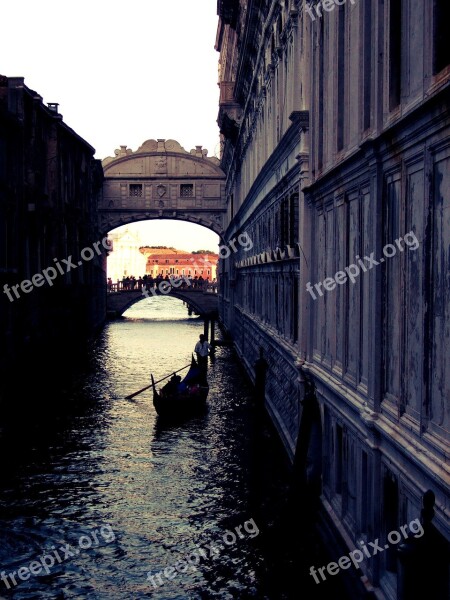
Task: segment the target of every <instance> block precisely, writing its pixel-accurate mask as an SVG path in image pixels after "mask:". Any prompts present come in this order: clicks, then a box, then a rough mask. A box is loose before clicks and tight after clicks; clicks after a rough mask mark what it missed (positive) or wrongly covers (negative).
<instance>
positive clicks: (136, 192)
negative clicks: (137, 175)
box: [130, 183, 142, 198]
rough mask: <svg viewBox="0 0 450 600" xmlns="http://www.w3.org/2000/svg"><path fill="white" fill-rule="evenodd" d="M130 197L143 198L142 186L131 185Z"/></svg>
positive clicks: (138, 184) (137, 184) (139, 184)
mask: <svg viewBox="0 0 450 600" xmlns="http://www.w3.org/2000/svg"><path fill="white" fill-rule="evenodd" d="M130 197H133V198H142V184H141V183H130Z"/></svg>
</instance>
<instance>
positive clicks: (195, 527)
mask: <svg viewBox="0 0 450 600" xmlns="http://www.w3.org/2000/svg"><path fill="white" fill-rule="evenodd" d="M151 302H152V304H151V305H150V307H149V306H146V305H145V303H140V304H138V305H136V306H135V308H134V311H133V313H132V314H130V318H128V319H125V320H121V321H116V322H113V323H110V324H108V325H107V326H106V328H105V330H104V331H103V333H102V335H101V336H100V337H99V339H98V340H97V342H96V344H95V347H94V348H93V352H92V355H91V358H90V363H89V365H90V366H89V368H88V369H85V370H84V371H83V375H82V376H80V377H78V380H76V381H75V383H71V384H69V383H68V382H67V385H66V386H63V387H62V388H61V387H60V388H59V389H58V390H57V391H56V393H55V394H53V396H52V397H50V396H49V397H48V398H47V400H48V404H49V406H50V408H47V409H46V408H45V406H44V405H42V404H35V405H34V407H33V408H32V409H31V408H30V410H29V411H27V412H26V414H25V413H24V414H23V415H21V418H20V419H18V417H17V415H16V419H15V421H13V422H11V421H7V422H5V423H4V424H3V426H4V430H3V437H2V439H1V452H2V456H3V461H2V462H3V465H2V481H1V484H0V492H1V496H0V567H1V571H3V572H4V573H5V575H6V576H8V575H9V574H10V573H12V572H14V571H15V572H17V571H18V569H20V568H21V567H29V566H30V563H31V562H32V561H36V560H39V558H40V557H41V556H43V554H47V555H49V554H51V553H52V552H53V553H55V552H59V555H60V558H62V556H61V555H63V552H62V550H61V551H59V550H58V549H59V548H61V547H65V545H66V544H70V547H71V549H72V551H74V552H75V551H78V553H76V554H75V555H74V556H68V557H67V558H64V560H61V562H59V561H58V560H55V565H54V566H52V567H51V568H49V569H48V571H49V572H48V573H45V571H42V572H41V573H39V574H37V575H31V576H30V577H29V578H28V579H27V580H25V581H21V580H20V579H18V576H16V579H17V581H18V585H16V586H14V585H13V583H12V581H11V579H10V578H7V579H6V582H7V584H8V585H10V589H7V585H6V584H5V582H4V581H3V582H2V581H0V596H3V597H4V598H13V599H14V600H25V599H33V598H43V599H63V598H64V599H65V598H76V599H80V600H81V599H89V600H95V599H99V600H103V599H113V600H115V599H117V600H119V599H120V600H123V599H128V598H129V599H139V598H158V599H167V600H169V599H200V598H223V599H227V598H267V599H272V598H273V599H275V598H280V599H281V598H285V599H288V598H300V597H302V598H312V597H314V596H315V595H316V594H317V588H316V589H314V583H313V582H312V580H311V577H310V576H309V575H308V570H309V566H310V565H312V564H315V565H316V566H321V565H323V564H325V559H323V560H322V558H321V556H320V553H321V550H320V546H318V543H317V539H316V538H315V537H314V535H313V534H312V535H311V533H308V532H307V531H306V529H305V530H304V536H303V539H300V538H302V533H301V532H302V525H301V522H303V521H302V519H300V521H299V522H297V523H294V521H295V519H294V517H292V514H291V513H289V512H287V511H288V506H287V497H288V491H289V487H288V484H289V475H290V472H289V466H288V464H287V462H286V459H285V456H284V453H283V451H282V449H281V447H280V444H279V443H278V440H277V439H276V436H275V435H274V433H273V431H272V429H271V427H270V425H269V424H268V422H267V421H266V420H265V419H262V420H261V417H258V418H256V416H255V414H256V413H255V410H254V406H253V400H252V389H251V387H250V386H249V385H248V383H247V382H246V378H245V376H244V374H243V372H242V370H241V368H240V365H239V364H238V363H237V361H236V357H235V356H234V354H233V352H232V350H231V349H228V348H220V349H218V351H217V355H216V360H215V362H214V363H213V364H211V365H210V368H209V383H210V395H209V410H208V412H207V414H205V415H202V416H199V417H196V418H195V419H192V420H189V421H186V422H185V423H182V424H178V425H176V426H167V425H161V424H160V423H159V422H158V419H157V417H156V416H155V412H154V409H153V406H152V402H151V393H150V390H148V391H146V392H144V393H142V394H141V395H139V396H136V397H135V398H134V399H133V400H125V399H124V397H125V396H126V395H127V394H129V393H132V392H133V391H136V390H138V389H140V388H141V387H143V386H144V385H146V384H148V382H149V375H150V371H151V372H152V373H153V374H154V376H155V378H161V377H163V376H165V375H166V374H168V373H169V372H171V371H172V370H175V369H177V368H179V367H181V366H184V365H185V364H187V363H188V362H189V360H190V355H191V352H192V348H193V346H194V344H195V342H196V340H197V339H198V335H199V334H200V333H201V332H202V330H203V325H202V323H201V322H200V321H198V320H197V319H195V318H188V317H187V310H186V308H185V307H184V306H183V305H182V304H181V303H179V302H178V301H176V300H174V299H172V298H155V299H152V300H151ZM148 311H150V312H148ZM148 315H150V316H151V317H152V319H151V320H148V319H147V318H146V317H147V316H148ZM168 318H170V320H167V319H168ZM64 387H65V388H66V389H64ZM245 523H246V524H247V525H246V526H247V529H248V531H247V529H245V526H244V524H245ZM239 526H241V529H240V530H238V532H236V528H237V527H239ZM102 528H103V529H102ZM95 531H96V539H94V535H95V534H94V533H93V532H95ZM227 531H228V532H231V533H230V534H228V537H227V538H226V540H227V542H228V543H229V545H226V544H225V543H224V537H223V536H224V534H226V532H227ZM233 532H234V533H233ZM239 534H240V537H239ZM82 536H84V537H82ZM232 536H234V538H235V540H234V541H233V537H232ZM81 540H84V541H83V545H86V546H87V545H88V543H89V540H90V547H89V548H86V549H84V548H80V544H81ZM230 542H231V543H230ZM211 543H214V544H215V546H214V547H215V552H213V553H212V555H211V552H212V550H211V548H210V549H208V550H206V549H205V548H206V545H208V546H210V545H211ZM196 547H197V548H201V549H203V554H202V553H201V552H200V551H199V550H198V549H197V551H196ZM194 551H196V552H197V554H193V552H194ZM318 553H319V554H318ZM54 556H55V559H56V555H55V554H54ZM200 556H202V558H201V559H200ZM188 557H190V562H191V563H192V564H188V563H186V567H185V568H184V572H179V571H174V572H171V571H170V570H169V574H170V576H173V579H172V580H170V579H168V578H167V577H165V576H162V579H160V580H159V581H158V580H157V579H156V580H154V581H155V584H156V586H157V587H155V586H154V585H152V582H151V581H150V580H148V579H147V576H148V574H149V573H150V574H151V575H155V574H156V573H158V572H160V571H164V569H166V568H168V567H174V566H175V564H176V563H177V561H179V560H186V559H188ZM320 560H322V562H317V561H320ZM196 562H198V563H199V564H198V565H197V564H195V563H196ZM326 562H328V561H326ZM179 564H180V565H182V564H183V565H184V563H179ZM35 568H36V567H35ZM180 570H181V569H180ZM22 573H23V572H22ZM161 581H162V584H161ZM322 585H323V589H322ZM328 585H329V584H328V583H325V584H321V592H322V593H325V597H327V595H328V597H330V598H345V596H344V595H343V594H342V592H341V591H340V590H339V589H336V587H333V588H332V589H331V588H328ZM333 585H336V584H335V582H333Z"/></svg>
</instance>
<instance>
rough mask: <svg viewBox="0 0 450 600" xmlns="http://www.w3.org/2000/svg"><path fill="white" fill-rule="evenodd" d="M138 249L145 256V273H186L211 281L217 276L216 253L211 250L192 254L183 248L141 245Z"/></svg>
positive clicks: (189, 275)
mask: <svg viewBox="0 0 450 600" xmlns="http://www.w3.org/2000/svg"><path fill="white" fill-rule="evenodd" d="M140 251H141V252H142V254H144V256H146V258H147V265H146V273H147V275H151V276H152V277H156V276H157V275H163V276H164V277H165V276H166V275H179V276H180V277H181V276H182V275H187V276H188V277H195V276H197V277H200V276H202V277H203V279H209V281H213V280H214V279H216V277H217V261H218V259H219V255H218V254H214V253H212V252H208V253H204V254H203V253H201V254H194V253H191V252H186V251H185V250H176V249H175V248H161V247H159V248H158V247H156V246H154V247H148V246H146V247H143V248H140Z"/></svg>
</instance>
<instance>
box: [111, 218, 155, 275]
mask: <svg viewBox="0 0 450 600" xmlns="http://www.w3.org/2000/svg"><path fill="white" fill-rule="evenodd" d="M108 238H109V239H110V240H112V244H113V249H112V252H110V254H109V256H108V265H107V276H108V277H111V279H112V281H113V283H116V282H117V280H122V278H123V277H132V276H134V277H136V278H138V277H142V276H143V275H145V269H146V259H145V256H143V255H142V253H141V252H140V250H139V248H140V247H141V246H142V241H141V238H140V235H139V234H138V233H136V232H132V231H130V230H129V228H128V227H126V228H125V230H124V231H122V232H117V231H113V232H111V233H109V234H108Z"/></svg>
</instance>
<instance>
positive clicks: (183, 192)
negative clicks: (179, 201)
mask: <svg viewBox="0 0 450 600" xmlns="http://www.w3.org/2000/svg"><path fill="white" fill-rule="evenodd" d="M193 195H194V186H193V184H192V183H182V184H181V185H180V196H181V198H192V197H193Z"/></svg>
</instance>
